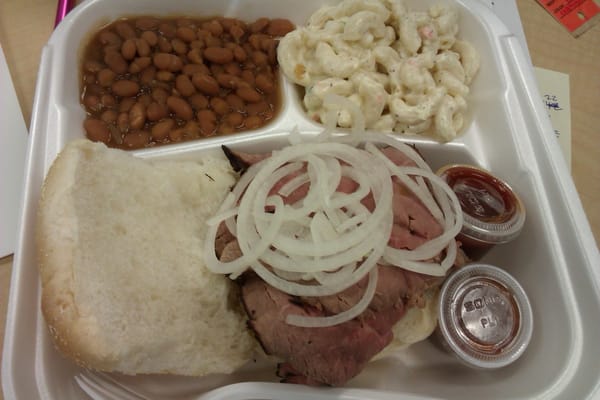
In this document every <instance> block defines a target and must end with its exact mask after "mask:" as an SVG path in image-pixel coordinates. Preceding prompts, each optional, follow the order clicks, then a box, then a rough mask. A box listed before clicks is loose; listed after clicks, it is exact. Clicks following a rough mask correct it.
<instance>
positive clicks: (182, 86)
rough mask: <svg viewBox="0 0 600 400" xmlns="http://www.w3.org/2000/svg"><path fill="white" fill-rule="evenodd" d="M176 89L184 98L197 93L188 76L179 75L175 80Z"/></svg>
mask: <svg viewBox="0 0 600 400" xmlns="http://www.w3.org/2000/svg"><path fill="white" fill-rule="evenodd" d="M175 88H176V89H177V91H178V92H179V93H180V94H181V95H182V96H184V97H189V96H191V95H193V94H194V93H195V92H196V87H195V86H194V84H193V83H192V81H191V80H190V78H189V77H188V76H187V75H183V74H180V75H177V78H175Z"/></svg>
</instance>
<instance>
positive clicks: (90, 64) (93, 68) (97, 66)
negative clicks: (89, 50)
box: [83, 60, 104, 74]
mask: <svg viewBox="0 0 600 400" xmlns="http://www.w3.org/2000/svg"><path fill="white" fill-rule="evenodd" d="M103 68H104V66H103V65H102V63H100V62H98V61H94V60H86V62H85V63H84V64H83V69H84V70H85V71H87V72H91V73H93V74H95V73H98V72H99V71H100V70H101V69H103Z"/></svg>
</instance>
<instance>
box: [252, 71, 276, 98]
mask: <svg viewBox="0 0 600 400" xmlns="http://www.w3.org/2000/svg"><path fill="white" fill-rule="evenodd" d="M255 83H256V87H257V88H258V89H259V90H260V91H262V92H263V93H267V94H270V93H273V90H274V89H275V82H273V80H272V79H270V78H269V77H268V76H267V75H265V74H258V75H256V79H255Z"/></svg>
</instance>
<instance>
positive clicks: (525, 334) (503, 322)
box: [438, 264, 533, 369]
mask: <svg viewBox="0 0 600 400" xmlns="http://www.w3.org/2000/svg"><path fill="white" fill-rule="evenodd" d="M438 306H439V328H440V333H441V335H442V337H443V339H444V341H445V342H446V344H447V345H448V347H449V348H450V350H451V351H452V352H453V353H454V354H455V355H456V356H457V357H458V358H459V359H460V360H461V361H463V362H464V363H465V364H467V365H469V366H472V367H476V368H482V369H492V368H500V367H503V366H506V365H508V364H510V363H512V362H514V361H515V360H517V359H518V358H519V357H520V356H521V355H522V354H523V352H524V351H525V349H526V348H527V346H528V344H529V341H530V339H531V334H532V331H533V316H532V311H531V305H530V303H529V299H528V298H527V295H526V294H525V291H524V290H523V288H522V287H521V285H520V284H519V283H518V282H517V281H516V280H515V279H514V278H513V277H512V276H511V275H509V274H508V273H507V272H505V271H504V270H502V269H500V268H498V267H495V266H492V265H487V264H470V265H467V266H465V267H462V268H460V269H458V270H457V271H456V272H454V273H453V274H451V275H450V276H449V277H448V278H447V279H446V281H445V282H444V284H443V285H442V288H441V291H440V297H439V303H438Z"/></svg>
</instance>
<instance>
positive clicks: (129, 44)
mask: <svg viewBox="0 0 600 400" xmlns="http://www.w3.org/2000/svg"><path fill="white" fill-rule="evenodd" d="M135 52H136V48H135V39H127V40H126V41H124V42H123V45H122V46H121V55H122V56H123V58H124V59H126V60H133V58H134V57H135Z"/></svg>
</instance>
